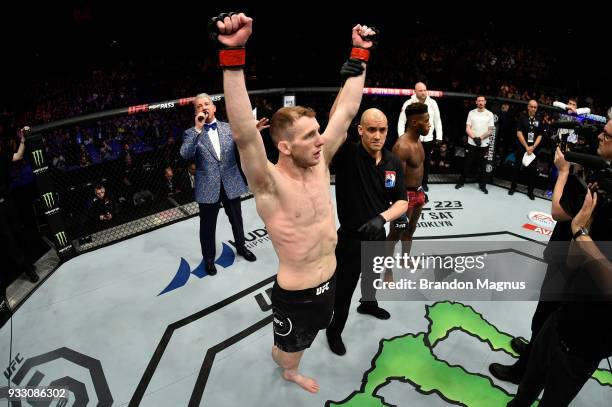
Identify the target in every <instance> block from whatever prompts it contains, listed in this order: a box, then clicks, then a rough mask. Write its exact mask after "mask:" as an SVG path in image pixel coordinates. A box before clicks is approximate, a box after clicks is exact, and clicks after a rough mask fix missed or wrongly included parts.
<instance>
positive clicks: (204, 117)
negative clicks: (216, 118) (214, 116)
mask: <svg viewBox="0 0 612 407" xmlns="http://www.w3.org/2000/svg"><path fill="white" fill-rule="evenodd" d="M202 113H203V114H204V116H198V121H199V122H200V123H202V122H203V121H204V120H205V119H206V118H207V117H208V112H207V111H203V112H202Z"/></svg>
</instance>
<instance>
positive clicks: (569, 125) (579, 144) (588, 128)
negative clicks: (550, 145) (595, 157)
mask: <svg viewBox="0 0 612 407" xmlns="http://www.w3.org/2000/svg"><path fill="white" fill-rule="evenodd" d="M603 127H604V125H603V124H600V123H595V124H589V123H581V122H577V121H557V122H554V123H551V124H550V125H549V129H550V130H551V131H554V130H559V129H567V130H572V131H570V132H560V131H557V132H555V134H553V135H552V136H551V140H552V141H553V142H554V143H555V144H556V145H558V146H559V148H560V149H561V151H562V152H563V153H565V152H566V151H567V146H568V144H570V145H571V146H572V148H571V150H572V151H574V152H578V153H585V154H595V153H596V151H597V144H598V140H597V136H599V134H600V133H601V132H602V131H603ZM572 134H575V135H576V137H577V140H576V142H575V143H570V142H568V137H569V136H570V135H572Z"/></svg>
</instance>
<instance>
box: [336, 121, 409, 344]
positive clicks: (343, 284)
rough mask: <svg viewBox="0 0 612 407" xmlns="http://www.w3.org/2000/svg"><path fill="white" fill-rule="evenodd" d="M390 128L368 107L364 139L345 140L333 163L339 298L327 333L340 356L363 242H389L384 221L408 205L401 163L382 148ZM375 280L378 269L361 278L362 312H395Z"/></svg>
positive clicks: (362, 131) (378, 314) (361, 128)
mask: <svg viewBox="0 0 612 407" xmlns="http://www.w3.org/2000/svg"><path fill="white" fill-rule="evenodd" d="M387 130H388V123H387V117H386V116H385V114H384V113H383V112H381V111H380V110H378V109H368V110H366V111H365V112H363V114H362V115H361V120H360V123H359V126H358V131H359V135H360V137H361V142H357V143H354V142H351V141H346V142H345V143H344V145H343V146H342V147H341V148H340V149H339V150H338V152H337V153H336V155H335V157H334V161H333V164H334V168H335V172H336V207H337V208H338V219H339V220H340V229H338V244H337V246H336V261H337V265H336V279H337V280H336V302H335V304H334V316H333V319H332V322H331V324H330V325H329V327H328V328H327V332H326V333H327V340H328V343H329V347H330V349H331V351H332V352H334V353H335V354H337V355H344V354H345V353H346V347H345V346H344V343H343V342H342V331H343V330H344V325H345V324H346V320H347V318H348V313H349V307H350V304H351V298H352V296H353V292H354V291H355V287H357V281H358V280H359V275H360V274H361V242H362V241H384V240H385V238H386V232H385V228H384V225H385V223H386V222H390V221H393V220H396V219H398V218H399V217H401V216H402V215H403V214H404V213H406V209H407V208H408V202H407V201H406V189H405V186H404V172H403V169H402V164H401V162H400V161H399V160H398V159H397V158H396V157H395V156H394V155H393V154H392V153H391V152H390V151H388V150H385V149H383V146H384V144H385V139H386V137H387ZM373 281H374V274H373V273H368V275H364V276H362V279H361V300H360V302H361V304H360V305H359V307H358V308H357V312H359V313H361V314H369V315H372V316H374V317H376V318H379V319H389V317H390V314H389V313H388V312H387V311H386V310H384V309H382V308H380V307H379V306H378V303H377V301H376V299H375V290H374V287H373Z"/></svg>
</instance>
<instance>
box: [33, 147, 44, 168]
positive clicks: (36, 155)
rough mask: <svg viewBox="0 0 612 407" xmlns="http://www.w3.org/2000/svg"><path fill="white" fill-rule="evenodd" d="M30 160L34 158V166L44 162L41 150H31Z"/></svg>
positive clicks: (39, 165) (40, 165)
mask: <svg viewBox="0 0 612 407" xmlns="http://www.w3.org/2000/svg"><path fill="white" fill-rule="evenodd" d="M32 160H34V165H35V166H36V167H42V165H43V164H44V163H45V159H44V157H43V152H42V150H34V151H32Z"/></svg>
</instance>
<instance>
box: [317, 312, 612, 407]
mask: <svg viewBox="0 0 612 407" xmlns="http://www.w3.org/2000/svg"><path fill="white" fill-rule="evenodd" d="M425 308H426V313H425V318H427V320H428V321H429V328H428V331H427V332H426V333H423V332H422V333H417V334H410V333H408V334H406V335H402V336H396V337H394V338H390V339H382V340H381V341H380V345H379V348H378V352H377V353H376V355H375V356H374V359H373V360H372V368H371V369H370V370H368V371H367V372H366V373H365V374H364V380H363V384H362V386H361V389H360V390H357V391H355V392H353V393H352V394H351V395H349V396H348V397H347V398H346V399H344V400H343V401H339V402H334V401H331V400H329V401H327V403H326V406H342V407H375V406H392V404H389V403H386V402H385V401H384V399H383V398H382V397H381V396H377V393H378V391H379V390H380V389H382V388H383V387H384V386H386V385H387V384H389V383H391V382H392V381H394V380H396V381H400V382H404V383H410V384H411V385H412V386H414V388H415V389H416V390H417V391H419V392H420V393H423V394H432V393H435V394H437V395H438V396H439V397H441V398H442V399H444V400H446V401H447V402H449V403H451V404H459V405H465V406H469V407H490V406H505V405H506V403H508V401H510V399H512V396H513V395H511V394H509V393H508V392H507V391H506V390H504V389H503V388H501V387H498V386H496V385H495V383H493V381H492V380H491V379H490V378H489V377H487V376H484V375H481V374H477V373H472V372H468V371H467V370H465V369H464V368H463V367H461V366H453V365H450V364H449V363H448V362H446V361H444V360H440V359H438V358H437V357H436V356H435V355H434V353H433V348H434V347H435V346H436V345H437V344H438V343H440V342H441V341H443V340H444V339H446V338H447V337H448V335H449V334H450V333H451V332H452V331H455V330H460V331H463V332H465V333H467V334H468V335H471V336H473V337H475V338H477V339H478V340H480V341H482V342H485V343H486V344H487V345H488V346H489V347H490V348H491V350H493V351H503V352H505V353H507V354H508V355H511V356H514V357H517V356H518V355H517V354H516V353H515V352H514V351H513V350H512V348H511V347H510V341H511V340H512V338H513V337H512V336H511V335H509V334H507V333H504V332H501V331H500V330H498V329H497V328H496V327H495V326H494V325H492V324H491V323H490V322H488V321H487V320H486V319H485V318H484V317H483V316H482V315H481V314H480V313H478V312H476V311H475V310H474V309H473V308H472V307H470V306H468V305H464V304H461V303H457V302H448V301H444V302H437V303H435V304H433V305H427V306H426V307H425ZM592 378H593V379H594V380H596V381H597V382H599V383H600V384H601V385H604V386H611V387H612V373H611V372H610V371H608V370H604V369H598V370H597V371H596V372H595V373H594V374H593V376H592ZM534 405H537V403H536V404H534Z"/></svg>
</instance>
